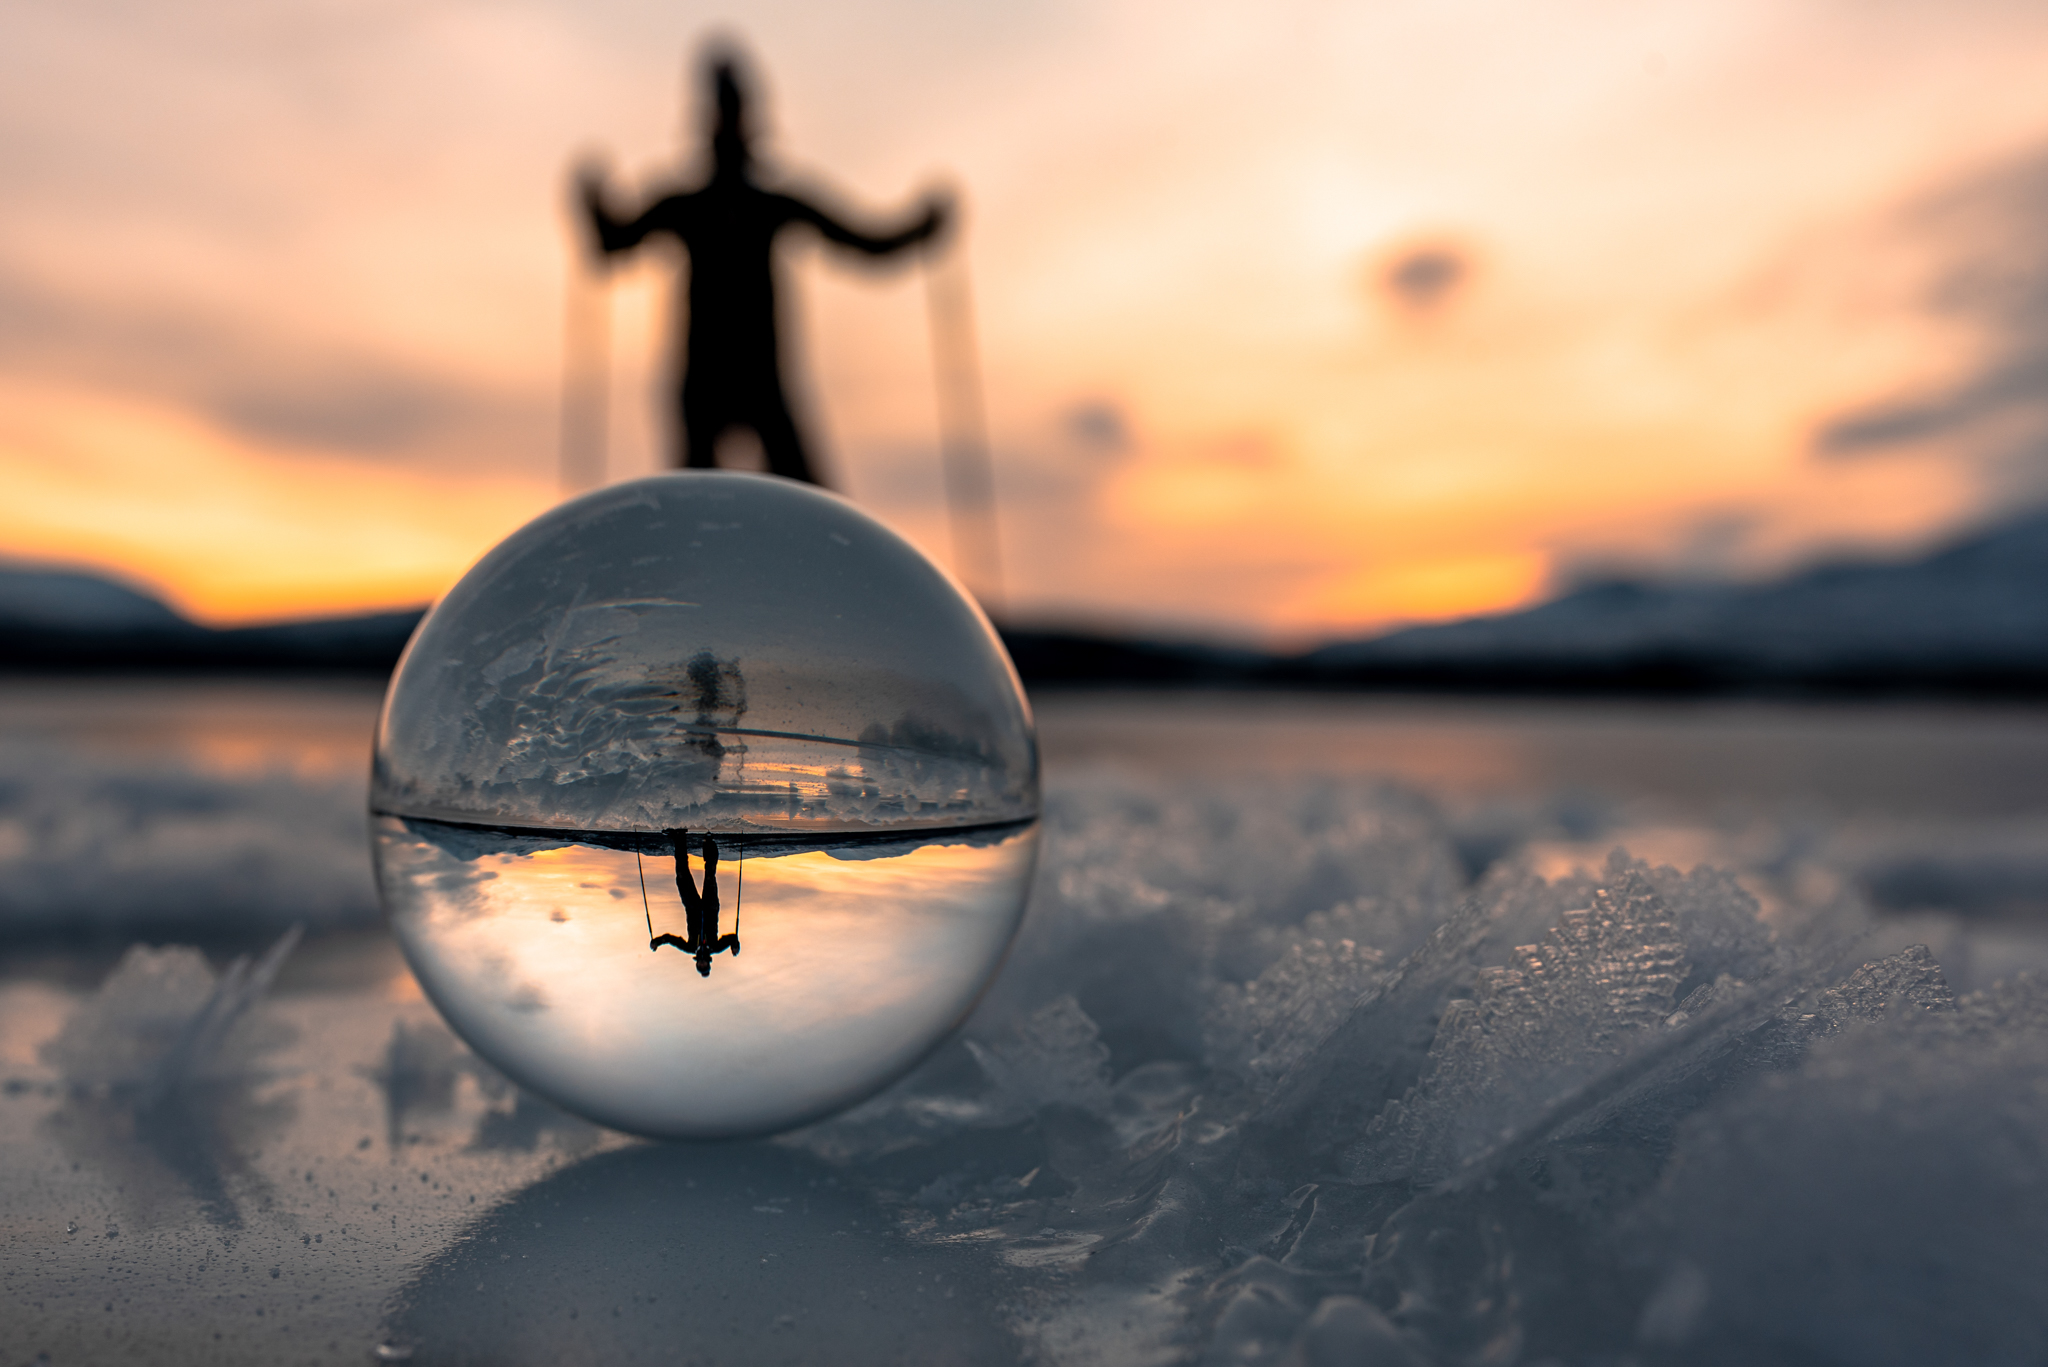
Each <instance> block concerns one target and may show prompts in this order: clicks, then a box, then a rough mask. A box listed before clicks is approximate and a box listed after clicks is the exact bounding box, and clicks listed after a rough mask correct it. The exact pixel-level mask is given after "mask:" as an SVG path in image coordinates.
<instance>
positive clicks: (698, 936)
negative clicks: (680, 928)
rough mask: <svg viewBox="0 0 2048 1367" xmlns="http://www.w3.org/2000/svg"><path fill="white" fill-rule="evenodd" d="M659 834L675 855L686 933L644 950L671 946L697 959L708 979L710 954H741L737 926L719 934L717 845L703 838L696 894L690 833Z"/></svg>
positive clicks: (662, 939)
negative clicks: (701, 870)
mask: <svg viewBox="0 0 2048 1367" xmlns="http://www.w3.org/2000/svg"><path fill="white" fill-rule="evenodd" d="M662 834H663V835H666V836H667V837H668V840H669V845H670V846H671V847H672V848H673V849H674V850H675V852H676V891H677V892H680V893H681V894H682V895H683V916H684V929H685V930H686V931H687V932H688V934H686V935H684V936H682V937H681V938H678V937H676V936H674V935H657V936H655V937H654V938H653V939H651V940H649V941H648V942H647V948H648V949H650V950H658V949H660V948H661V947H662V946H663V945H674V946H675V947H676V948H677V949H680V950H682V951H683V953H685V954H690V955H694V956H696V959H697V972H698V973H699V974H701V975H702V976H704V977H706V978H708V977H710V976H711V956H712V955H714V954H723V953H724V952H725V951H727V950H731V951H732V952H733V955H734V957H738V955H739V952H740V936H739V929H738V927H734V929H733V933H732V934H730V935H720V934H719V933H718V842H717V841H716V840H713V839H712V838H711V837H710V836H708V835H707V836H705V837H704V891H703V892H701V893H699V892H698V891H697V880H696V879H694V878H692V877H690V833H689V832H688V831H664V832H662Z"/></svg>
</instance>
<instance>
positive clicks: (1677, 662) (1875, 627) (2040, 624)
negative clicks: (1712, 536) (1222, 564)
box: [0, 515, 2048, 698]
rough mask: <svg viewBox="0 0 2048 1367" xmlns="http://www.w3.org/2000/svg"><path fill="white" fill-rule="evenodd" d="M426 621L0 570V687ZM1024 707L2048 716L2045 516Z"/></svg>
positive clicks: (1187, 661) (308, 647)
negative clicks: (1138, 689) (1310, 698)
mask: <svg viewBox="0 0 2048 1367" xmlns="http://www.w3.org/2000/svg"><path fill="white" fill-rule="evenodd" d="M419 618H420V612H419V611H418V610H414V611H408V612H391V613H378V614H374V615H371V616H363V617H344V618H329V619H323V620H317V621H307V622H292V623H283V624H279V625H275V626H260V627H237V628H233V629H230V630H225V631H216V630H212V629H209V628H206V627H202V626H198V625H196V624H195V623H192V622H189V621H187V620H185V619H184V618H183V617H181V616H179V615H178V614H177V613H176V612H174V611H173V610H172V609H171V608H169V607H168V606H166V605H164V604H163V603H161V602H159V601H157V600H156V599H154V598H152V597H150V596H149V595H147V594H144V593H141V592H138V591H137V590H135V589H132V588H128V587H125V586H122V585H120V584H116V583H114V582H112V581H111V580H106V579H101V578H97V577H95V576H93V575H89V574H84V573H81V572H78V571H75V570H54V569H37V568H33V567H20V566H16V567H12V568H10V567H7V566H5V565H0V669H8V670H13V671H16V672H21V671H38V672H48V671H78V670H173V671H325V672H360V673H384V672H388V671H389V670H390V668H391V666H392V665H393V664H394V663H395V662H396V661H397V659H398V655H399V652H400V651H401V650H402V649H403V648H404V645H405V642H406V640H407V638H408V637H410V635H411V634H412V629H413V627H414V626H415V625H416V624H417V623H418V621H419ZM1003 639H1004V641H1005V642H1006V643H1007V644H1008V646H1009V648H1010V653H1011V656H1012V658H1013V659H1015V660H1016V662H1017V670H1018V673H1020V674H1021V675H1022V676H1023V677H1024V680H1025V682H1026V683H1028V684H1031V685H1032V686H1033V687H1035V688H1041V689H1042V688H1056V687H1062V686H1066V687H1104V686H1111V687H1114V686H1152V687H1235V688H1243V687H1253V688H1259V687H1264V688H1321V689H1404V690H1410V689H1412V690H1425V691H1459V692H1483V693H1527V692H1559V693H1587V692H1599V693H1608V692H1612V693H1646V692H1649V693H1683V694H1710V693H1728V692H1777V693H1783V692H1810V693H1825V694H1830V695H1841V694H1845V693H1899V692H1923V693H1940V694H1952V695H1961V696H1985V695H2004V696H2014V697H2026V698H2048V515H2036V516H2033V517H2030V518H2027V519H2025V520H2022V521H2017V522H2013V523H2010V524H2008V525H2005V526H2003V527H1998V528H1994V529H1992V530H1989V531H1985V532H1981V533H1978V534H1975V535H1973V536H1970V537H1968V538H1966V539H1963V540H1960V541H1957V542H1956V543H1954V544H1952V545H1950V546H1948V547H1946V548H1944V549H1942V550H1940V551H1937V552H1936V553H1934V554H1932V555H1928V556H1926V557H1923V558H1921V559H1918V560H1914V561H1909V562H1857V563H1840V564H1831V565H1823V566H1819V567H1816V568H1813V569H1809V570H1805V571H1803V572H1801V573H1798V574H1794V575H1791V576H1788V577H1787V578H1784V579H1781V580H1778V581H1775V582H1772V583H1766V584H1755V585H1741V584H1656V583H1648V582H1611V583H1605V584H1598V585H1593V586H1590V587H1587V588H1583V589H1579V590H1576V591H1574V592H1572V593H1568V594H1565V595H1563V596H1562V597H1559V598H1556V599H1553V600H1552V601H1550V602H1548V603H1544V604H1542V605H1541V606H1538V607H1534V608H1529V609H1527V610H1525V611H1521V612H1510V613H1500V614H1496V615H1493V616H1488V617H1474V618H1469V619H1467V620H1465V621H1460V622H1447V623H1443V624H1440V625H1435V626H1423V627H1410V628H1408V629H1406V630H1402V631H1396V632H1391V633H1388V634H1386V635H1382V636H1375V637H1370V638H1366V639H1361V640H1356V641H1338V642H1333V643H1331V644H1329V645H1325V646H1322V647H1320V648H1318V649H1316V650H1312V651H1309V652H1307V653H1305V654H1301V655H1275V654H1267V653H1263V652H1260V651H1256V650H1250V649H1242V648H1236V647H1229V646H1221V645H1215V644H1204V643H1200V642H1192V641H1163V640H1149V639H1145V638H1142V637H1137V636H1126V635H1118V634H1115V633H1111V632H1100V631H1084V630H1066V629H1060V628H1056V627H1021V626H1010V627H1005V628H1003Z"/></svg>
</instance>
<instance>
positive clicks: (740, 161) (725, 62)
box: [704, 44, 753, 173]
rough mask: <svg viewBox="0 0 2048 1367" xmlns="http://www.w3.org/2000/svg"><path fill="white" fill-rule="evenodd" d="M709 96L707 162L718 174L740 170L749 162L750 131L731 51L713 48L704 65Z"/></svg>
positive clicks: (740, 79)
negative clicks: (709, 126)
mask: <svg viewBox="0 0 2048 1367" xmlns="http://www.w3.org/2000/svg"><path fill="white" fill-rule="evenodd" d="M704 75H705V80H706V82H707V83H708V85H709V86H710V92H709V93H710V95H711V159H712V163H713V165H714V166H715V167H716V168H717V169H718V170H719V171H721V172H728V173H730V172H737V171H743V170H745V169H746V168H747V166H748V164H749V163H750V162H751V161H752V160H753V150H752V147H751V143H752V141H753V129H752V127H751V126H750V125H749V122H748V119H747V92H746V80H745V76H744V73H743V72H742V71H741V69H740V60H739V56H738V54H737V53H735V52H734V51H733V50H732V48H730V47H729V46H725V45H723V44H721V45H718V46H715V47H713V48H712V49H711V50H710V52H709V53H708V54H707V56H706V59H705V64H704Z"/></svg>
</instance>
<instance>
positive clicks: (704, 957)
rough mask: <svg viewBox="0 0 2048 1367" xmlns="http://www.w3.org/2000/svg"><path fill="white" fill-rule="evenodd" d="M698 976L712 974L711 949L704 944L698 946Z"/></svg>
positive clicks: (703, 976)
mask: <svg viewBox="0 0 2048 1367" xmlns="http://www.w3.org/2000/svg"><path fill="white" fill-rule="evenodd" d="M697 976H698V977H700V978H708V977H710V976H711V950H710V949H709V948H707V947H706V946H704V945H698V946H697Z"/></svg>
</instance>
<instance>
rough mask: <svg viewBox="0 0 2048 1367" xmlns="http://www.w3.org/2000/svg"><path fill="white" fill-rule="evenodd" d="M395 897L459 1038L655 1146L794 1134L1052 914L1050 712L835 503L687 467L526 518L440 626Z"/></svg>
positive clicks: (408, 774) (944, 586)
mask: <svg viewBox="0 0 2048 1367" xmlns="http://www.w3.org/2000/svg"><path fill="white" fill-rule="evenodd" d="M371 805H372V808H373V813H374V835H373V846H374V849H375V853H376V859H377V869H378V882H379V886H380V888H381V890H382V893H383V896H384V903H385V907H386V910H387V912H388V914H389V916H390V920H391V925H392V928H393V931H394V932H395V933H396V935H397V937H398V940H399V943H400V944H401V945H402V946H403V947H404V949H405V953H406V957H407V958H408V960H410V962H411V964H412V966H413V970H414V972H415V973H417V974H418V976H419V979H420V982H421V984H422V986H424V987H425V989H426V991H427V993H428V995H429V996H431V997H432V998H433V1000H434V1002H435V1004H436V1005H437V1006H439V1007H440V1008H441V1011H442V1013H443V1014H444V1015H446V1016H447V1018H448V1020H449V1022H450V1024H452V1025H453V1026H454V1027H455V1029H456V1030H457V1031H458V1032H459V1033H461V1035H462V1036H463V1037H464V1038H465V1039H467V1040H468V1041H469V1042H470V1044H471V1045H472V1046H474V1047H475V1048H476V1050H477V1052H478V1053H480V1054H482V1055H483V1056H484V1057H486V1058H487V1059H489V1060H490V1061H491V1062H492V1063H494V1064H496V1065H497V1066H498V1067H499V1068H501V1069H502V1070H504V1071H505V1072H506V1073H508V1074H509V1075H511V1076H512V1077H513V1078H514V1079H516V1080H517V1081H519V1082H520V1083H522V1084H524V1085H526V1086H527V1087H530V1088H531V1089H533V1090H534V1091H537V1092H539V1093H541V1094H542V1095H544V1096H547V1097H550V1098H552V1099H553V1100H555V1101H557V1102H559V1103H561V1104H562V1105H564V1106H567V1107H568V1108H570V1109H572V1110H575V1111H578V1112H580V1113H582V1114H584V1115H586V1116H589V1117H591V1118H592V1119H595V1120H598V1121H601V1122H603V1123H605V1124H607V1125H612V1126H615V1127H617V1128H619V1129H624V1130H631V1131H635V1132H637V1133H642V1134H654V1135H675V1136H683V1135H694V1136H716V1135H735V1134H748V1133H761V1132H766V1131H770V1130H776V1129H781V1128H785V1127H787V1126H790V1125H794V1124H798V1123H801V1122H802V1121H804V1120H807V1119H811V1118H814V1117H816V1116H819V1115H823V1114H826V1113H829V1112H831V1111H833V1110H836V1109H838V1108H840V1107H843V1106H846V1105H850V1104H852V1103H853V1102H855V1101H858V1100H860V1099H861V1098H863V1097H865V1096H867V1095H869V1094H871V1093H872V1092H874V1091H876V1090H877V1089H879V1088H880V1087H882V1086H884V1085H886V1084H887V1083H888V1082H889V1081H891V1080H892V1079H894V1078H895V1077H897V1076H898V1075H900V1074H901V1073H902V1072H904V1071H905V1070H906V1069H908V1068H909V1067H910V1066H911V1065H912V1064H913V1063H915V1062H916V1061H917V1060H918V1058H920V1057H921V1056H922V1055H923V1054H924V1053H925V1052H926V1051H928V1050H929V1049H930V1048H931V1047H932V1046H933V1045H934V1044H935V1043H937V1041H938V1040H939V1039H940V1037H941V1036H943V1035H944V1033H945V1032H946V1031H947V1030H948V1029H950V1028H951V1027H952V1026H953V1025H954V1024H955V1023H956V1022H958V1021H959V1020H960V1018H961V1017H962V1016H964V1015H965V1014H966V1012H967V1010H968V1008H969V1007H971V1006H972V1005H973V1003H974V1000H975V998H976V997H977V996H978V995H979V994H980V992H981V990H982V988H983V987H984V986H985V985H986V984H987V982H988V979H989V977H990V975H991V974H993V972H994V971H995V968H996V965H997V963H998V962H999V960H1000V959H1001V957H1002V954H1003V951H1004V949H1005V948H1006V947H1007V946H1008V944H1009V942H1010V937H1011V936H1012V934H1013V933H1014V932H1015V929H1016V926H1017V921H1018V918H1019V917H1020V915H1021V914H1022V911H1023V904H1024V894H1025V892H1026V890H1027V887H1028V884H1029V881H1030V875H1031V868H1032V861H1033V856H1034V854H1035V851H1036V842H1037V828H1036V821H1037V817H1038V760H1037V750H1036V746H1035V744H1034V742H1033V739H1032V733H1031V719H1030V714H1029V712H1028V710H1027V708H1026V705H1025V702H1024V698H1023V694H1022V692H1021V690H1020V689H1019V687H1018V685H1017V679H1016V675H1015V673H1014V671H1012V669H1011V668H1010V663H1009V659H1008V657H1007V656H1006V655H1005V654H1004V653H1003V649H1002V646H1001V644H1000V642H998V641H997V639H996V637H995V634H994V632H993V631H991V630H990V628H989V626H988V623H987V621H986V620H985V619H984V618H983V617H982V616H981V614H980V612H979V611H978V610H977V609H976V608H975V607H974V606H973V604H971V603H970V602H969V601H968V600H967V599H966V597H965V596H964V595H963V594H962V593H961V592H960V591H959V589H957V588H956V587H955V586H954V585H953V583H952V582H951V581H950V580H949V579H947V578H946V576H945V575H943V574H942V573H940V572H939V571H938V570H937V569H936V568H935V567H934V566H933V565H932V564H931V562H930V561H928V560H927V559H925V557H924V556H923V555H922V554H920V553H919V552H918V551H917V550H916V549H915V548H913V547H912V546H910V545H909V543H907V542H905V541H904V540H903V539H902V538H900V537H898V536H897V535H896V534H895V533H893V532H891V531H889V530H888V529H887V528H885V527H883V526H882V525H881V524H880V523H878V522H876V521H875V520H874V519H872V518H870V517H868V516H867V515H866V514H864V513H862V512H860V511H859V510H857V509H855V508H854V507H853V506H852V505H850V504H848V503H846V502H845V501H843V500H841V499H839V498H836V497H834V496H832V495H830V494H826V493H822V492H820V491H818V490H816V489H813V488H809V487H806V486H803V485H798V484H794V483H791V482H788V481H784V480H779V479H774V478H772V477H767V476H758V475H744V474H731V473H720V472H708V471H691V472H685V473H677V474H669V475H660V476H656V477H653V478H650V479H643V480H637V481H634V482H632V483H629V484H622V485H617V486H614V487H612V488H609V489H604V490H600V491H599V492H597V493H594V494H590V495H587V496H585V497H583V498H580V499H577V500H575V501H573V502H571V503H567V504H564V505H563V506H561V507H559V508H557V509H555V510H554V511H552V512H550V513H548V514H546V515H545V516H543V517H541V518H539V519H537V520H536V521H534V522H532V523H530V524H529V525H528V526H526V527H525V528H523V529H521V530H520V531H519V532H517V533H515V534H514V535H513V536H512V537H511V538H509V539H508V540H506V541H505V542H504V543H503V544H501V545H500V546H498V547H497V548H496V549H495V550H493V551H492V552H491V553H490V554H489V555H487V556H485V557H484V559H483V560H482V561H481V562H479V563H478V564H477V566H476V567H475V568H474V569H472V570H471V571H470V572H469V573H468V574H467V575H465V576H464V577H463V579H462V581H461V582H460V583H459V584H457V585H456V586H455V588H454V589H453V590H452V591H451V592H450V593H449V594H448V596H447V598H446V599H444V600H443V601H442V602H441V603H440V604H439V605H438V606H436V607H435V608H434V610H433V611H432V612H431V613H429V614H428V616H427V618H426V620H425V621H424V622H422V623H421V625H420V629H419V631H418V632H417V633H416V634H415V636H414V637H413V641H412V644H411V645H410V646H409V647H407V649H406V653H405V658H404V659H403V660H402V661H401V662H400V664H399V668H398V672H397V674H396V675H395V676H394V678H393V680H392V684H391V689H390V693H389V695H388V696H387V697H386V699H385V704H384V715H383V718H382V721H381V722H380V724H379V727H378V733H377V749H376V764H375V770H374V774H373V778H372V789H371Z"/></svg>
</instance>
